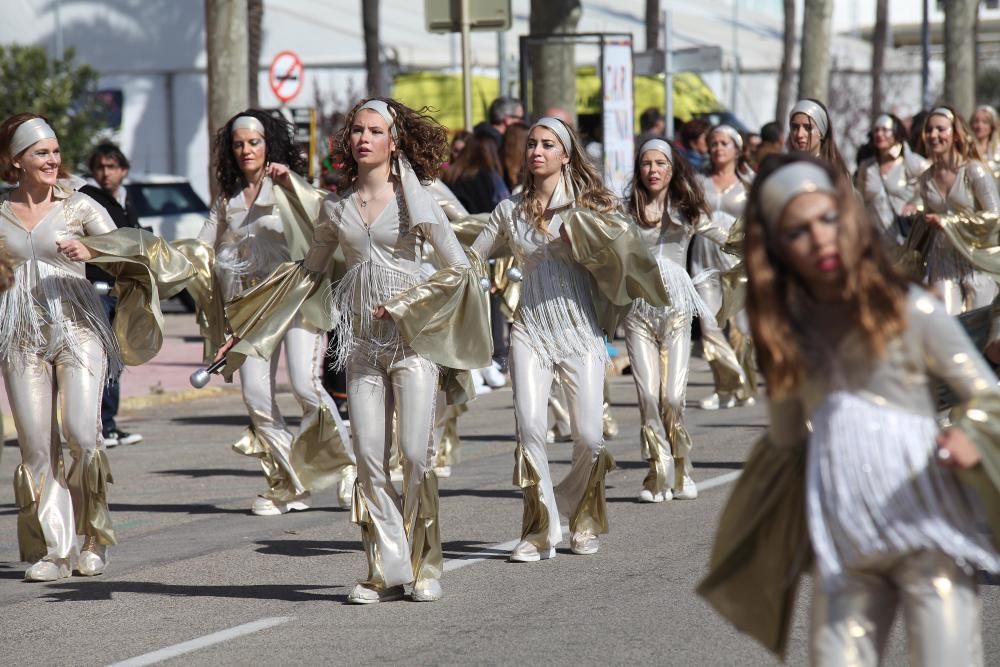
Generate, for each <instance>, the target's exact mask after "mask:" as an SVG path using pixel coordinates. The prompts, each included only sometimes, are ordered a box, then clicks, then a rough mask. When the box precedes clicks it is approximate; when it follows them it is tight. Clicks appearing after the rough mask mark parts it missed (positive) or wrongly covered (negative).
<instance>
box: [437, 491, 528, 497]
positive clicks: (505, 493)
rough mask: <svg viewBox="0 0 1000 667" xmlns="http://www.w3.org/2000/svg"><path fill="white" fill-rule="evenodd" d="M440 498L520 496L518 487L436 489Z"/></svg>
mask: <svg viewBox="0 0 1000 667" xmlns="http://www.w3.org/2000/svg"><path fill="white" fill-rule="evenodd" d="M438 495H439V496H441V497H442V498H451V497H454V496H470V497H472V498H520V497H521V492H520V491H519V490H518V489H438Z"/></svg>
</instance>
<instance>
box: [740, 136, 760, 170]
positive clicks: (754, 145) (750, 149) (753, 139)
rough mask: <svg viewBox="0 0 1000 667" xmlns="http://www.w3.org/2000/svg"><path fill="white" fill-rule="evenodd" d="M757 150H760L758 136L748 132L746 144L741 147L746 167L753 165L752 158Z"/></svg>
mask: <svg viewBox="0 0 1000 667" xmlns="http://www.w3.org/2000/svg"><path fill="white" fill-rule="evenodd" d="M758 148H760V135H759V134H757V133H756V132H750V133H749V134H747V140H746V143H744V145H743V159H744V160H746V163H747V164H748V165H751V166H752V165H753V161H754V160H753V157H754V155H756V154H757V149H758Z"/></svg>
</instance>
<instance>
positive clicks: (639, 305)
mask: <svg viewBox="0 0 1000 667" xmlns="http://www.w3.org/2000/svg"><path fill="white" fill-rule="evenodd" d="M656 263H657V265H658V266H659V267H660V278H661V279H662V280H663V286H664V287H665V288H666V290H667V294H669V295H670V305H669V306H665V307H661V308H657V307H654V306H651V305H650V304H649V303H648V302H646V301H644V300H643V299H636V300H635V301H634V302H633V303H632V311H631V314H633V315H636V316H638V317H641V318H642V319H643V320H645V321H647V322H654V321H655V320H656V319H657V318H662V317H667V316H668V315H669V314H670V313H672V312H680V313H683V314H685V315H690V316H691V317H701V318H711V319H712V320H713V321H714V320H715V315H716V314H715V312H713V311H712V309H711V308H709V306H708V304H707V303H705V300H704V299H702V298H701V295H700V294H698V290H697V289H695V286H696V285H700V284H702V283H703V282H705V281H708V280H711V279H713V278H715V277H716V276H718V275H719V271H718V270H717V269H708V270H705V271H702V272H701V273H699V274H698V275H697V276H695V278H694V280H691V276H689V275H688V272H687V271H685V270H684V267H682V266H681V265H680V264H678V263H677V262H675V261H673V260H672V259H667V258H666V257H657V258H656Z"/></svg>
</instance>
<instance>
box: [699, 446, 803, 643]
mask: <svg viewBox="0 0 1000 667" xmlns="http://www.w3.org/2000/svg"><path fill="white" fill-rule="evenodd" d="M805 467H806V447H805V442H804V441H803V442H801V443H799V445H797V446H793V447H776V446H775V445H773V444H772V443H771V441H770V440H769V439H768V438H767V437H764V438H762V439H761V440H759V441H758V442H757V444H756V445H755V446H754V449H753V451H752V452H751V454H750V457H749V458H748V459H747V462H746V465H745V466H744V467H743V474H742V475H740V478H739V479H738V480H737V481H736V484H735V486H734V487H733V492H732V494H731V495H730V496H729V500H727V501H726V506H725V508H724V509H723V511H722V516H721V517H720V519H719V527H718V530H717V532H716V535H715V543H714V545H713V546H712V555H711V559H710V561H709V573H708V575H707V576H706V577H705V578H704V579H703V580H702V582H701V583H700V584H699V585H698V588H697V592H698V594H699V595H701V596H702V597H703V598H705V599H706V600H707V601H708V603H709V604H711V605H712V606H713V607H715V610H716V611H717V612H719V614H721V615H722V616H723V617H724V618H725V619H726V620H728V621H729V622H730V623H732V624H733V625H734V626H736V628H737V629H738V630H740V631H742V632H745V633H747V634H749V635H750V636H751V637H753V638H754V639H756V640H757V641H759V642H760V643H761V644H763V645H764V646H765V647H766V648H767V649H769V650H771V651H773V652H774V653H776V654H778V655H779V656H784V653H785V649H786V647H787V643H788V634H789V630H790V629H791V620H792V614H793V612H794V610H795V596H796V593H797V591H798V584H799V577H800V576H801V575H802V573H803V572H804V571H805V570H806V568H808V566H809V564H810V561H811V551H810V547H809V532H808V527H807V525H806V495H805V479H806V473H805Z"/></svg>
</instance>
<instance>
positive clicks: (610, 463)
mask: <svg viewBox="0 0 1000 667" xmlns="http://www.w3.org/2000/svg"><path fill="white" fill-rule="evenodd" d="M615 467H616V466H615V460H614V458H613V457H612V456H611V454H610V453H609V452H608V450H607V448H605V447H601V449H600V451H599V452H598V454H597V459H596V460H595V461H594V464H593V467H592V468H591V469H590V477H589V478H588V479H587V488H586V490H585V491H584V493H583V498H581V499H580V503H579V504H578V505H577V506H576V510H575V511H574V512H573V514H572V516H570V518H569V530H570V532H571V533H581V532H590V533H593V534H594V535H601V534H603V533H606V532H608V501H607V498H606V497H605V494H604V479H605V478H606V477H607V475H608V473H609V472H611V471H612V470H614V469H615Z"/></svg>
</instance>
